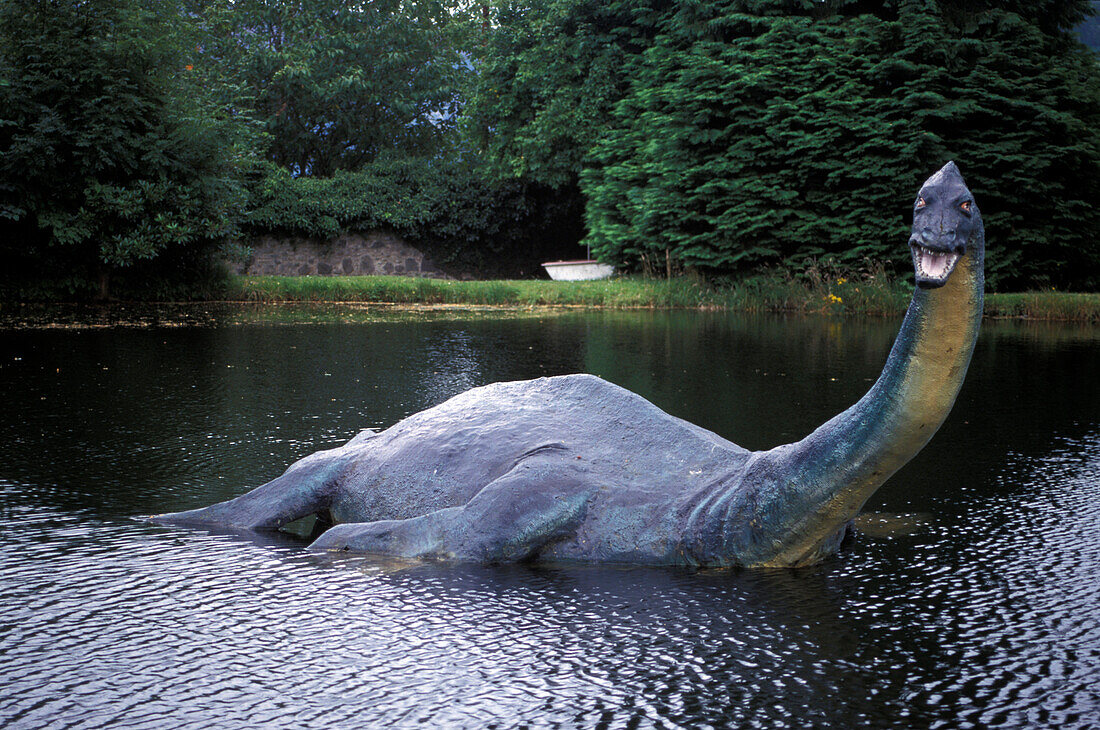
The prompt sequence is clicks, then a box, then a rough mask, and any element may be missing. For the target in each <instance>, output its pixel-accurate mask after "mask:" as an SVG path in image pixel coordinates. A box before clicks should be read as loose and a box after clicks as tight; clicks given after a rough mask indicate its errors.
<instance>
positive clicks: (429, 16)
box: [204, 0, 469, 177]
mask: <svg viewBox="0 0 1100 730" xmlns="http://www.w3.org/2000/svg"><path fill="white" fill-rule="evenodd" d="M208 14H209V15H208V17H210V19H211V21H212V23H213V25H214V26H215V28H216V32H215V35H214V36H213V38H212V40H211V42H210V43H209V45H208V46H207V47H206V48H205V49H204V53H205V54H206V55H207V56H209V57H210V58H211V62H212V63H216V64H218V65H219V66H220V67H222V68H223V69H224V72H225V78H226V81H227V83H230V84H232V85H235V86H236V87H237V88H239V89H240V90H241V92H242V93H241V94H240V95H239V96H238V98H237V99H236V101H235V104H236V105H237V106H238V107H239V108H241V109H249V110H250V112H251V113H252V114H254V115H255V117H256V118H257V119H258V120H259V121H261V122H262V123H263V125H264V127H265V129H266V131H267V133H268V144H267V150H266V156H267V157H268V159H270V160H272V161H273V162H275V163H276V164H278V165H280V166H282V167H285V168H287V169H289V170H291V171H292V172H293V173H294V174H297V175H314V176H321V177H324V176H329V175H332V174H333V173H334V172H336V171H337V170H355V169H358V168H360V167H361V166H362V165H364V164H366V163H368V162H371V161H372V160H374V159H376V158H377V157H378V156H379V155H380V154H382V153H384V152H387V151H389V152H396V153H397V154H399V155H408V156H418V155H424V154H431V153H433V152H434V151H436V150H437V149H439V147H440V146H441V145H443V144H444V142H445V139H446V137H447V135H448V134H449V132H450V131H451V130H452V129H453V127H454V126H455V115H456V112H457V107H456V105H457V103H458V97H457V93H458V88H459V85H460V83H461V79H462V76H463V75H464V74H466V73H468V71H469V68H468V64H467V63H466V62H465V61H464V60H463V58H462V57H461V56H460V54H459V53H458V52H457V50H456V48H455V45H454V43H453V42H452V37H451V35H452V33H458V32H460V31H461V30H462V25H461V24H460V23H458V22H457V21H455V19H453V18H452V16H451V15H450V13H448V12H447V9H446V8H445V7H444V5H443V4H442V3H440V2H437V1H436V0H404V1H399V0H371V1H369V2H352V1H351V0H310V1H309V2H305V1H299V2H283V1H281V0H279V1H276V0H232V1H230V0H219V2H216V3H214V4H213V5H212V6H211V7H210V9H209V11H208Z"/></svg>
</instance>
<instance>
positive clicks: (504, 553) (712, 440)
mask: <svg viewBox="0 0 1100 730" xmlns="http://www.w3.org/2000/svg"><path fill="white" fill-rule="evenodd" d="M909 248H910V250H911V252H912V260H913V266H914V270H915V274H916V287H915V291H914V293H913V298H912V301H911V303H910V305H909V309H908V311H907V313H906V315H905V320H904V322H903V324H902V326H901V330H900V332H899V334H898V337H897V340H896V341H895V343H894V346H893V349H892V350H891V351H890V355H889V359H888V360H887V362H886V365H885V368H884V369H883V372H882V375H881V376H880V377H879V379H878V380H877V382H875V384H874V385H873V386H872V387H871V389H870V391H869V392H868V393H867V394H866V395H865V396H864V397H863V398H862V399H860V400H859V402H857V403H856V404H855V405H853V406H852V407H851V408H849V409H848V410H846V411H844V412H843V413H841V414H839V415H837V416H836V417H834V418H832V419H831V420H829V421H828V422H826V423H825V424H823V425H822V426H820V427H819V428H817V429H816V430H815V431H814V432H813V433H811V434H810V435H809V436H807V437H806V438H804V439H802V440H801V441H798V442H796V443H791V444H786V445H783V446H778V447H776V448H774V449H770V450H767V451H756V452H751V451H747V450H745V449H743V448H741V447H739V446H737V445H736V444H733V443H731V442H729V441H727V440H725V439H723V438H722V437H720V436H718V435H716V434H714V433H711V432H710V431H707V430H705V429H702V428H700V427H698V426H695V425H693V424H691V423H688V422H687V421H684V420H681V419H679V418H676V417H674V416H671V415H669V414H667V413H665V412H664V411H662V410H660V409H659V408H657V407H656V406H654V405H653V404H651V403H649V402H648V401H646V400H645V399H644V398H642V397H640V396H638V395H635V394H634V393H631V392H630V391H627V390H624V389H623V388H620V387H618V386H616V385H613V384H611V383H608V382H605V381H603V380H601V379H599V378H597V377H594V376H591V375H568V376H561V377H551V378H540V379H538V380H530V381H523V382H513V383H496V384H493V385H487V386H484V387H480V388H475V389H473V390H470V391H467V392H465V393H462V394H460V395H458V396H455V397H454V398H451V399H450V400H448V401H446V402H444V403H442V404H440V405H438V406H435V407H433V408H430V409H428V410H426V411H423V412H421V413H417V414H415V415H412V416H409V417H408V418H406V419H404V420H403V421H401V422H399V423H397V424H396V425H394V426H392V427H391V428H389V429H386V430H385V431H382V432H378V433H376V432H373V431H365V432H363V433H361V434H359V435H358V436H356V437H355V438H353V439H352V440H351V441H349V442H348V443H347V444H345V445H344V446H342V447H340V448H336V449H331V450H327V451H321V452H318V453H315V454H313V455H311V456H307V457H305V458H304V459H301V460H300V461H297V462H295V463H294V464H293V465H291V466H290V468H289V469H287V471H286V473H284V474H283V475H282V476H280V477H278V478H276V479H274V480H272V481H270V482H268V483H267V484H264V485H263V486H260V487H257V488H256V489H254V490H252V491H250V492H248V493H246V494H244V495H242V496H240V497H237V498H235V499H231V500H228V501H226V502H222V503H219V504H215V505H212V506H210V507H206V508H203V509H197V510H191V511H188V512H179V513H175V514H169V515H162V516H159V517H157V518H154V519H156V520H157V521H160V522H166V523H174V524H181V525H196V526H203V525H206V526H217V527H222V528H239V529H248V530H264V529H278V528H279V527H281V526H283V525H285V524H287V523H289V522H291V521H294V520H297V519H299V518H302V517H307V516H309V515H312V514H316V515H318V516H319V518H320V519H321V520H323V521H324V522H331V523H334V526H333V527H331V528H330V529H328V530H327V531H325V532H323V533H322V534H321V535H320V536H319V537H318V538H317V539H316V540H315V541H314V542H313V543H312V547H313V548H315V549H318V550H335V551H355V552H362V553H372V554H376V555H387V556H399V557H405V558H437V559H450V560H466V561H478V562H485V563H494V562H515V561H525V560H546V561H585V562H608V563H631V564H647V565H685V566H710V567H721V566H745V567H780V566H802V565H808V564H812V563H815V562H818V561H820V560H822V559H823V558H825V557H827V556H829V555H831V554H833V553H834V552H836V550H837V549H838V547H839V545H840V542H841V540H842V538H843V537H844V535H845V533H846V531H847V529H848V527H849V526H850V525H851V522H852V520H853V519H854V518H855V517H856V515H857V514H858V512H859V511H860V509H861V508H862V506H863V504H864V503H865V502H866V500H867V498H868V497H870V496H871V494H873V493H874V491H875V490H876V489H877V488H878V487H879V486H880V485H882V484H883V482H885V481H886V480H887V479H888V478H889V477H890V476H891V475H892V474H893V473H894V472H896V471H897V470H898V469H899V468H900V467H901V466H902V465H904V464H905V463H906V462H907V461H909V459H911V458H912V457H913V456H914V455H915V454H916V453H917V452H918V451H920V450H921V448H923V447H924V445H925V444H926V443H928V440H929V439H930V438H931V437H932V435H933V434H934V433H935V432H936V430H937V429H938V428H939V426H940V424H941V423H943V421H944V419H945V418H946V417H947V414H948V412H949V411H950V409H951V407H952V405H953V404H954V402H955V397H956V396H957V394H958V392H959V388H960V387H961V386H962V382H963V378H964V376H965V374H966V370H967V366H968V365H969V363H970V357H971V354H972V352H973V349H974V343H975V341H976V339H977V335H978V328H979V325H980V323H981V317H982V292H983V286H984V273H983V270H984V255H985V233H984V229H983V227H982V219H981V214H980V213H979V211H978V206H977V205H976V204H975V202H974V198H973V196H972V195H971V194H970V191H969V190H968V189H967V187H966V184H965V183H964V181H963V178H962V175H961V174H960V173H959V170H958V168H957V167H956V166H955V164H954V163H953V162H949V163H948V164H947V165H945V166H944V167H943V168H942V169H941V170H939V171H938V172H937V173H936V174H935V175H933V176H932V177H930V178H929V179H928V180H927V181H926V182H925V183H924V185H923V186H922V187H921V189H920V192H919V194H918V197H917V199H916V202H915V204H914V212H913V228H912V235H911V237H910V239H909Z"/></svg>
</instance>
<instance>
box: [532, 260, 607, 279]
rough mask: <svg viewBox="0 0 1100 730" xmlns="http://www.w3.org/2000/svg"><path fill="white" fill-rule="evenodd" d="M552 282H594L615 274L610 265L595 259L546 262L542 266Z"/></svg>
mask: <svg viewBox="0 0 1100 730" xmlns="http://www.w3.org/2000/svg"><path fill="white" fill-rule="evenodd" d="M542 268H544V269H546V273H547V274H549V275H550V278H551V279H553V280H554V281H594V280H596V279H606V278H607V277H609V276H611V275H612V274H614V273H615V267H614V266H612V265H611V264H602V263H600V262H599V261H596V260H595V259H585V260H584V261H548V262H546V263H545V264H543V265H542Z"/></svg>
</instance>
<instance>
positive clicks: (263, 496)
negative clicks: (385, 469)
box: [151, 447, 350, 530]
mask: <svg viewBox="0 0 1100 730" xmlns="http://www.w3.org/2000/svg"><path fill="white" fill-rule="evenodd" d="M349 456H350V454H349V453H348V451H347V449H346V447H343V448H339V449H332V450H330V451H321V452H318V453H316V454H311V455H310V456H307V457H305V458H304V459H301V460H299V461H296V462H295V463H294V464H292V465H291V466H290V468H289V469H287V470H286V473H284V474H283V475H282V476H280V477H278V478H276V479H272V480H271V481H270V482H268V483H267V484H264V485H262V486H259V487H256V488H255V489H253V490H252V491H251V492H248V493H247V494H242V495H241V496H240V497H237V498H235V499H230V500H228V501H225V502H219V503H218V504H213V505H210V506H209V507H203V508H201V509H193V510H188V511H186V512H172V513H170V514H164V515H156V516H154V517H152V518H151V519H152V520H153V521H154V522H160V523H163V524H172V525H195V526H202V525H208V526H217V527H230V528H238V529H245V530H275V529H278V528H280V527H282V526H283V525H285V524H287V523H289V522H293V521H294V520H297V519H301V518H302V517H306V516H308V515H311V514H317V513H320V514H322V515H323V516H324V517H325V518H326V519H327V518H328V509H329V505H330V504H331V502H332V493H333V489H334V488H335V486H336V484H337V482H338V480H339V478H340V476H341V475H342V474H343V473H344V467H345V465H346V464H347V462H348V457H349Z"/></svg>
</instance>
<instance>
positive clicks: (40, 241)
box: [0, 0, 1100, 296]
mask: <svg viewBox="0 0 1100 730" xmlns="http://www.w3.org/2000/svg"><path fill="white" fill-rule="evenodd" d="M1093 5H1095V3H1094V2H1090V0H1041V1H1039V2H1034V1H1029V2H1023V0H1008V1H1006V2H993V1H992V0H708V1H706V2H701V1H695V0H692V1H690V2H688V1H684V0H605V1H603V2H600V1H598V0H523V1H520V0H486V1H485V2H481V3H477V4H470V3H465V2H461V3H460V2H452V1H451V0H400V1H399V0H368V1H367V2H349V0H316V2H310V3H300V2H294V3H287V2H274V1H273V0H232V1H231V0H199V1H197V2H196V0H98V1H97V2H95V3H87V2H83V1H82V0H0V155H2V157H0V255H4V256H5V257H6V261H7V262H8V263H9V265H8V266H7V267H6V273H5V274H4V278H3V280H2V281H0V287H3V288H4V289H5V291H6V292H7V295H8V296H13V295H15V296H26V295H27V292H28V291H29V289H28V282H31V283H34V282H40V281H45V282H48V283H49V286H50V287H52V288H53V289H54V290H55V293H56V290H58V289H60V290H63V291H64V290H67V291H69V292H71V293H74V294H78V295H79V294H86V293H90V292H92V291H93V290H98V291H99V293H100V294H101V295H105V294H106V293H107V291H108V289H107V285H108V283H109V282H110V283H111V284H112V288H113V289H114V290H115V291H117V287H116V285H117V284H123V285H126V286H129V285H131V284H133V283H134V282H138V281H145V280H147V281H159V282H162V283H163V282H165V281H169V282H170V281H172V279H173V277H175V279H176V280H179V281H193V280H195V278H196V277H200V276H201V275H203V274H204V273H208V272H209V270H210V262H211V258H212V254H214V253H215V252H218V251H219V250H220V247H221V246H223V245H225V244H226V243H229V242H242V243H244V244H247V242H248V240H249V236H251V235H253V234H255V233H260V232H265V231H281V232H286V233H291V234H296V235H310V236H315V237H318V238H326V237H330V236H332V235H335V234H336V233H338V232H340V231H342V230H346V229H369V228H387V229H390V230H393V231H396V232H398V233H400V234H401V235H403V236H405V237H406V238H408V239H409V240H410V241H411V242H412V243H414V244H415V245H419V246H422V247H424V248H425V249H426V250H427V251H428V252H429V253H430V255H431V256H432V258H433V259H435V260H436V262H437V263H439V264H441V265H443V266H444V267H445V268H448V269H449V270H451V271H452V272H453V273H459V272H462V271H466V272H477V273H481V274H500V273H508V274H513V275H514V274H518V273H521V272H522V273H524V274H527V275H530V274H532V273H534V272H535V271H536V269H537V267H536V264H537V263H538V261H539V260H540V259H545V258H549V257H555V258H556V257H562V256H575V255H577V253H579V251H580V250H582V249H577V248H575V246H576V244H577V243H578V242H581V243H587V244H589V245H590V246H591V248H592V250H593V252H594V253H596V254H598V255H599V256H600V257H601V258H603V259H605V260H608V261H612V262H615V263H617V264H620V265H622V266H624V267H626V268H628V269H635V270H648V271H653V272H658V271H659V272H661V273H669V272H674V271H679V270H683V269H693V270H697V271H699V272H702V273H704V274H707V275H708V276H709V275H721V276H726V275H731V274H733V275H741V274H745V273H748V272H752V271H753V270H756V269H758V268H759V267H761V266H770V267H776V266H782V267H785V268H787V269H805V268H806V267H808V266H812V265H813V262H815V261H821V260H827V261H837V262H840V264H841V265H847V266H855V265H857V264H861V263H862V262H864V261H866V260H873V261H895V262H897V263H899V264H901V263H902V262H903V261H905V260H906V256H907V254H906V252H905V248H904V240H905V232H906V229H907V226H908V216H907V213H906V211H908V209H909V207H910V204H911V202H912V196H913V193H914V192H915V189H916V186H917V185H918V184H919V182H920V181H921V180H923V179H924V178H925V177H926V176H927V175H928V174H929V173H930V172H932V171H934V170H935V169H936V168H938V167H939V166H940V165H942V164H943V163H944V162H946V161H947V160H949V159H954V160H955V161H956V162H957V163H958V164H959V165H960V167H961V168H962V170H963V172H964V174H965V175H966V176H967V179H968V181H969V182H970V183H971V186H972V188H973V189H974V191H975V193H976V195H977V196H978V199H979V204H980V205H981V207H982V211H983V215H984V217H985V220H986V226H987V230H988V231H989V239H990V240H989V272H990V279H991V281H992V282H993V283H994V285H995V286H999V287H1001V288H1018V287H1020V288H1026V287H1035V286H1048V285H1049V286H1058V287H1076V288H1087V287H1093V288H1094V287H1097V286H1100V243H1098V242H1096V241H1095V236H1094V232H1095V231H1096V230H1100V73H1098V71H1100V65H1098V61H1097V56H1096V54H1094V53H1093V52H1091V51H1089V50H1088V49H1087V48H1086V47H1085V46H1083V45H1082V44H1081V43H1080V42H1079V37H1078V35H1077V33H1076V31H1075V28H1080V27H1082V23H1084V22H1086V21H1087V20H1088V19H1089V13H1090V10H1091V8H1092V6H1093ZM1087 31H1088V28H1087V27H1085V29H1084V30H1083V31H1082V32H1083V33H1087ZM570 249H572V250H570ZM898 268H899V270H900V271H905V270H906V269H907V266H899V267H898ZM157 286H161V285H160V284H157ZM42 291H45V290H42ZM157 291H158V292H162V293H163V292H166V291H169V289H165V288H160V289H158V290H157ZM13 292H14V294H13Z"/></svg>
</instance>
